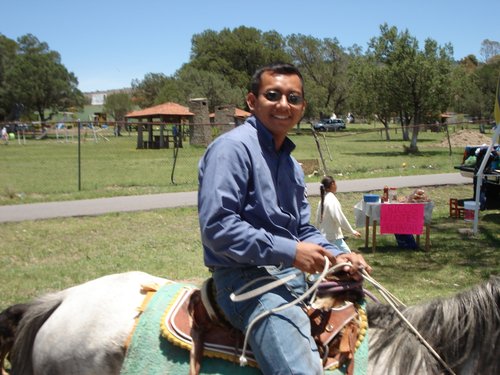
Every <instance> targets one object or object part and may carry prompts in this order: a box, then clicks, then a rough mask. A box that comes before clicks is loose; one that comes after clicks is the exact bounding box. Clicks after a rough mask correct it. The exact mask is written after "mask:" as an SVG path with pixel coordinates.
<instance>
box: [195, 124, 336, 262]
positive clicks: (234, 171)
mask: <svg viewBox="0 0 500 375" xmlns="http://www.w3.org/2000/svg"><path fill="white" fill-rule="evenodd" d="M294 148H295V145H294V143H293V142H292V141H291V140H290V139H289V138H286V139H285V142H284V143H283V146H282V147H281V150H279V151H276V150H275V147H274V141H273V137H272V135H271V133H270V132H269V131H268V130H267V129H266V128H265V127H264V125H263V124H262V123H261V122H260V121H259V120H258V119H257V118H255V117H253V116H252V117H250V118H248V120H247V121H246V122H245V123H244V124H242V125H240V126H238V127H237V128H235V129H233V130H231V131H230V132H228V133H225V134H223V135H221V136H220V137H218V138H217V139H216V140H215V141H214V142H212V144H210V145H209V147H208V148H207V150H206V152H205V155H204V156H203V158H202V159H201V160H200V163H199V191H198V212H199V221H200V230H201V239H202V243H203V249H204V261H205V265H207V266H208V267H227V266H248V265H283V266H291V265H292V264H293V261H294V259H295V252H296V246H297V242H298V241H306V242H313V243H316V244H319V245H321V246H323V247H325V248H326V249H328V250H330V251H331V252H332V253H333V255H335V256H336V255H338V254H339V253H340V252H341V251H340V250H339V249H338V248H337V247H336V246H334V245H332V244H330V243H328V242H327V241H326V239H325V238H324V237H323V236H322V235H321V234H320V233H319V231H318V230H317V229H316V228H315V227H314V226H312V225H311V224H310V223H309V220H310V206H309V203H308V201H307V198H306V185H305V182H304V173H303V171H302V168H301V167H300V165H299V164H298V162H297V161H296V160H295V159H294V158H293V157H292V156H291V155H290V153H291V152H292V150H293V149H294Z"/></svg>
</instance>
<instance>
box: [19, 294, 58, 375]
mask: <svg viewBox="0 0 500 375" xmlns="http://www.w3.org/2000/svg"><path fill="white" fill-rule="evenodd" d="M63 297H64V291H61V292H56V293H51V294H47V295H45V296H42V297H40V298H37V299H35V300H34V301H32V302H30V303H29V304H28V308H27V310H26V312H25V313H24V315H23V318H22V319H21V321H20V324H19V326H18V328H17V332H16V338H15V341H14V345H13V347H12V351H11V353H10V357H11V361H12V373H11V375H21V374H22V375H31V374H33V362H32V355H31V352H32V348H33V343H34V341H35V337H36V334H37V332H38V330H39V329H40V327H41V326H42V325H43V323H45V321H46V320H47V319H48V318H49V317H50V315H52V313H53V312H54V311H55V310H56V309H57V308H58V307H59V305H60V304H61V303H62V301H63Z"/></svg>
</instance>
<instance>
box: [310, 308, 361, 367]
mask: <svg viewBox="0 0 500 375" xmlns="http://www.w3.org/2000/svg"><path fill="white" fill-rule="evenodd" d="M307 314H308V315H309V318H310V320H311V334H312V336H313V338H314V340H315V342H316V344H317V346H318V350H319V353H320V355H321V358H322V359H323V367H324V368H325V369H331V368H336V367H339V366H341V365H344V364H347V366H348V367H347V374H348V375H350V374H353V373H354V361H353V360H352V359H353V358H354V352H355V350H356V341H357V338H358V324H357V320H356V318H357V317H358V312H357V310H356V307H355V306H354V304H353V303H351V302H347V303H346V304H345V305H343V306H341V307H334V308H331V309H329V310H326V311H325V310H320V309H314V308H312V307H310V308H309V309H308V310H307Z"/></svg>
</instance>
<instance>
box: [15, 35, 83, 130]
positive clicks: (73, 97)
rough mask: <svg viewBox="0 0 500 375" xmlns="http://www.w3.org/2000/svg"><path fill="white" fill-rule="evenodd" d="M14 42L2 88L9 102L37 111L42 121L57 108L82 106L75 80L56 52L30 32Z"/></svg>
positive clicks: (80, 95) (81, 96)
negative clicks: (10, 60) (15, 43)
mask: <svg viewBox="0 0 500 375" xmlns="http://www.w3.org/2000/svg"><path fill="white" fill-rule="evenodd" d="M17 42H18V49H17V51H16V56H15V58H14V59H13V61H12V63H11V64H9V65H8V66H7V67H6V69H5V91H6V95H7V97H8V98H9V100H10V101H11V102H13V103H15V104H16V105H17V106H18V107H21V108H23V111H24V113H25V114H29V113H31V112H33V111H36V112H37V113H38V115H39V118H40V120H41V121H42V122H45V121H46V120H48V119H50V118H51V117H52V115H53V114H55V113H57V112H59V111H64V110H67V109H68V108H69V107H80V106H82V104H83V101H84V98H83V94H82V93H81V92H80V90H78V88H77V86H78V80H77V78H76V77H75V75H74V74H73V73H72V72H69V71H68V70H67V69H66V67H65V66H64V65H62V63H61V57H60V55H59V53H57V52H55V51H51V50H50V49H49V47H48V45H47V43H42V42H40V41H39V40H38V39H37V38H36V37H35V36H33V35H31V34H27V35H24V36H21V37H20V38H18V40H17ZM46 110H48V111H49V113H48V115H46V114H45V112H46Z"/></svg>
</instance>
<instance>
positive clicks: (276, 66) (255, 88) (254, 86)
mask: <svg viewBox="0 0 500 375" xmlns="http://www.w3.org/2000/svg"><path fill="white" fill-rule="evenodd" d="M265 72H271V73H276V74H286V75H297V76H299V78H300V82H301V83H302V93H301V94H302V96H304V78H303V77H302V74H301V73H300V71H299V69H298V68H297V67H296V66H294V65H292V64H286V63H273V64H269V65H266V66H263V67H262V68H260V69H258V70H257V71H256V72H255V73H254V75H253V77H252V81H251V82H250V91H251V92H252V93H253V94H254V95H255V96H258V95H259V89H260V82H261V78H262V74H263V73H265Z"/></svg>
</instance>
